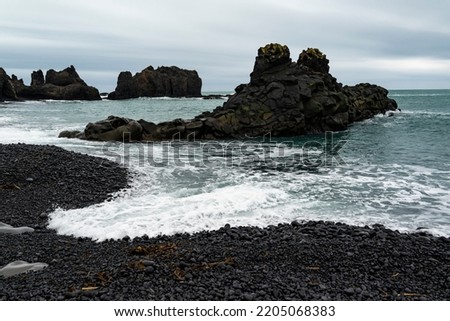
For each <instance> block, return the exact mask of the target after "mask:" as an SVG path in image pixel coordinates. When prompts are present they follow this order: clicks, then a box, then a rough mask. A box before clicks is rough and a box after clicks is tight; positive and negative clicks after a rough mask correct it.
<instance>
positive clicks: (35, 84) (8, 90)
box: [0, 66, 101, 100]
mask: <svg viewBox="0 0 450 321" xmlns="http://www.w3.org/2000/svg"><path fill="white" fill-rule="evenodd" d="M0 79H1V80H0V90H1V91H2V92H3V94H0V99H3V100H20V99H22V100H38V99H54V100H99V99H101V98H100V94H99V92H98V90H97V89H96V88H94V87H92V86H88V85H87V84H86V83H85V82H84V80H83V79H81V78H80V76H79V75H78V73H77V71H76V70H75V67H74V66H70V67H68V68H66V69H64V70H61V71H55V70H53V69H50V70H48V71H47V73H46V75H45V78H44V73H43V72H42V70H38V71H33V73H32V74H31V84H30V86H26V85H25V84H24V82H23V80H22V79H17V77H16V76H15V75H12V76H11V77H9V76H8V75H7V74H6V72H5V71H4V70H3V69H2V68H0ZM2 87H3V89H1V88H2Z"/></svg>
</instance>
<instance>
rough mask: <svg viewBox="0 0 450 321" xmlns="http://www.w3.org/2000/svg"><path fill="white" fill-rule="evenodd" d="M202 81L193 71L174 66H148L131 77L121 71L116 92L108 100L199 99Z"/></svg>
mask: <svg viewBox="0 0 450 321" xmlns="http://www.w3.org/2000/svg"><path fill="white" fill-rule="evenodd" d="M201 92H202V80H201V78H200V77H199V76H198V73H197V71H195V70H186V69H181V68H178V67H175V66H172V67H158V68H157V69H154V68H153V67H152V66H149V67H147V68H145V69H144V70H142V71H141V72H138V73H136V74H135V75H134V76H132V74H131V72H129V71H122V72H121V73H120V74H119V77H118V79H117V87H116V90H115V91H113V92H112V93H110V94H109V95H108V99H129V98H138V97H201V96H202V93H201Z"/></svg>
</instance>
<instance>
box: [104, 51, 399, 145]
mask: <svg viewBox="0 0 450 321" xmlns="http://www.w3.org/2000/svg"><path fill="white" fill-rule="evenodd" d="M328 63H329V60H328V59H327V58H326V56H325V55H324V54H323V53H322V52H320V50H318V49H312V48H309V49H307V50H304V51H303V52H301V53H300V55H299V59H298V61H297V62H292V60H291V58H290V52H289V48H288V47H287V46H282V45H279V44H269V45H267V46H265V47H262V48H259V50H258V56H257V57H256V62H255V66H254V69H253V72H252V73H251V75H250V83H248V84H242V85H239V86H237V87H236V93H235V94H234V95H232V96H231V97H230V98H229V100H228V101H227V102H225V103H224V104H223V106H221V107H217V108H216V109H215V110H214V111H212V112H204V113H202V114H200V115H198V116H196V117H194V119H191V120H182V119H175V120H172V121H168V122H163V123H160V124H153V123H150V122H145V123H144V121H142V120H141V121H139V122H140V123H141V125H142V126H143V127H144V130H143V134H142V139H144V140H171V139H174V138H180V139H194V138H195V139H222V138H249V137H260V136H264V135H267V134H269V133H270V134H271V135H272V136H297V135H303V134H315V133H322V132H325V131H337V130H344V129H346V128H347V127H348V125H349V124H351V123H353V122H355V121H361V120H364V119H367V118H370V117H373V116H374V115H376V114H379V113H385V112H386V111H388V110H395V109H396V108H397V104H396V102H395V101H394V100H392V99H390V98H388V97H387V94H388V91H387V90H386V89H384V88H382V87H379V86H376V85H370V84H359V85H356V86H351V87H348V86H345V87H344V86H343V85H342V84H340V83H338V82H337V80H336V78H334V77H333V76H332V75H330V73H329V65H328ZM144 72H145V73H149V74H153V73H154V72H155V71H154V70H153V68H150V69H148V70H146V71H143V73H144ZM139 77H142V76H141V75H140V76H134V77H132V76H131V74H130V73H122V74H121V76H120V77H119V78H122V79H126V81H124V82H123V86H124V85H125V84H126V85H127V86H128V87H126V88H127V90H128V92H129V93H130V92H131V89H133V90H135V89H136V88H138V89H139V85H142V84H145V82H144V81H142V80H139V81H138V79H139ZM133 82H135V83H133ZM136 86H137V87H136ZM118 87H119V86H118ZM123 88H125V87H123ZM119 92H120V91H119ZM119 92H116V94H117V93H119ZM132 93H133V95H132V96H133V97H136V96H139V95H140V94H139V91H138V92H136V91H133V92H132ZM105 137H106V136H104V137H97V138H98V139H103V138H105Z"/></svg>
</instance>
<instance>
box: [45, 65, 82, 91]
mask: <svg viewBox="0 0 450 321" xmlns="http://www.w3.org/2000/svg"><path fill="white" fill-rule="evenodd" d="M45 83H46V84H52V85H56V86H68V85H72V84H81V85H83V86H87V85H86V83H85V82H84V81H83V79H81V78H80V76H79V75H78V73H77V71H76V70H75V67H74V66H70V67H68V68H66V69H64V70H61V71H55V70H53V69H50V70H48V71H47V74H46V75H45Z"/></svg>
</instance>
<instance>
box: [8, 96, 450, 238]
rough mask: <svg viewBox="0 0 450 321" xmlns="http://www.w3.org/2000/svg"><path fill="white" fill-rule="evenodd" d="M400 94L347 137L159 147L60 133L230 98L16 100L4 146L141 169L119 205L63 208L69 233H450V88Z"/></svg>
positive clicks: (157, 118) (59, 222) (56, 223)
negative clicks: (339, 226) (243, 229)
mask: <svg viewBox="0 0 450 321" xmlns="http://www.w3.org/2000/svg"><path fill="white" fill-rule="evenodd" d="M389 96H390V97H391V98H394V99H395V100H397V102H398V104H399V108H400V109H401V111H398V112H395V113H392V114H390V115H378V116H376V117H375V118H373V119H370V120H367V121H363V122H361V123H357V124H353V125H352V126H350V127H349V128H348V130H346V131H343V132H338V133H327V134H323V135H308V136H302V137H295V138H273V137H270V135H267V136H266V137H264V139H261V138H248V139H246V140H242V141H218V142H205V141H190V142H185V141H178V140H177V139H176V137H175V139H174V141H173V142H163V143H148V144H147V143H146V144H143V143H135V144H122V143H104V142H91V141H82V140H76V139H65V138H58V133H59V132H60V131H62V130H67V129H71V130H75V129H79V130H82V129H83V128H84V127H85V125H86V124H87V123H88V122H93V121H97V120H101V119H105V118H106V117H107V116H109V115H118V116H124V117H128V118H133V119H136V120H137V119H141V118H142V119H145V120H148V121H152V122H161V121H164V120H172V119H175V118H192V117H193V116H195V115H197V114H199V113H201V112H202V111H206V110H212V109H214V108H215V107H216V106H219V105H222V104H223V102H224V101H225V100H224V99H211V100H204V99H198V98H197V99H196V98H184V99H175V98H139V99H132V100H124V101H108V100H102V101H95V102H85V101H37V102H31V101H29V102H10V103H5V104H0V143H3V144H8V143H29V144H52V145H57V146H60V147H62V148H65V149H68V150H72V151H77V152H81V153H85V154H89V155H94V156H99V157H105V158H109V159H113V160H116V161H117V162H119V163H120V165H118V166H126V167H128V168H129V169H130V172H131V186H130V188H129V189H126V190H122V191H120V192H118V193H116V194H115V195H114V198H113V199H112V200H110V201H107V202H104V203H101V204H97V205H94V206H90V207H87V208H83V209H75V210H63V209H61V208H59V207H58V204H55V210H54V212H53V213H51V214H50V225H49V227H50V228H54V229H56V230H57V231H58V232H59V233H61V234H68V235H74V236H82V237H91V238H93V239H96V240H105V239H111V238H112V239H118V238H122V237H124V236H126V235H128V236H130V237H135V236H141V235H144V234H147V235H148V236H157V235H160V234H169V235H170V234H175V233H183V232H196V231H201V230H213V229H218V228H220V227H222V226H224V225H225V224H227V223H229V224H230V225H232V226H238V225H254V226H261V227H264V226H267V225H276V224H278V223H286V222H292V221H294V220H297V221H308V220H326V221H339V222H344V223H348V224H352V225H361V226H364V225H373V224H383V225H385V226H386V227H388V228H392V229H396V230H399V231H407V232H412V231H416V230H417V229H421V230H426V231H428V232H430V233H433V234H435V235H443V236H450V162H449V161H448V160H449V159H450V143H449V142H448V139H449V138H450V90H401V91H395V90H392V91H390V94H389ZM30 157H32V155H30ZM37 215H38V214H37Z"/></svg>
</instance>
